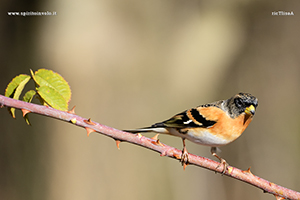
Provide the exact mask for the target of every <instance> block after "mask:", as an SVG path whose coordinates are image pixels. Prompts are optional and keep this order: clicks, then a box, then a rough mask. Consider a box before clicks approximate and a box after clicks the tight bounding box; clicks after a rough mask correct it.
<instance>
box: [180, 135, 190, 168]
mask: <svg viewBox="0 0 300 200" xmlns="http://www.w3.org/2000/svg"><path fill="white" fill-rule="evenodd" d="M182 143H183V150H182V154H181V164H182V165H186V164H187V163H188V161H189V156H188V151H187V149H186V147H185V138H182Z"/></svg>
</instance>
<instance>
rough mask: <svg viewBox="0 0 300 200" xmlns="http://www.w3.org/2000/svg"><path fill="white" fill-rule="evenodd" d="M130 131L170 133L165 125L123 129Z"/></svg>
mask: <svg viewBox="0 0 300 200" xmlns="http://www.w3.org/2000/svg"><path fill="white" fill-rule="evenodd" d="M123 131H126V132H129V133H145V132H155V133H168V131H167V130H166V128H163V127H145V128H139V129H133V130H123Z"/></svg>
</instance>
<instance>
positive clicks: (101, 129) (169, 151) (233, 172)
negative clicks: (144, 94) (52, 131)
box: [0, 95, 300, 199]
mask: <svg viewBox="0 0 300 200" xmlns="http://www.w3.org/2000/svg"><path fill="white" fill-rule="evenodd" d="M0 104H1V105H2V106H7V107H14V108H17V109H21V110H22V111H23V114H24V113H26V112H28V111H29V112H32V113H36V114H40V115H44V116H48V117H52V118H55V119H59V120H62V121H66V122H70V123H72V124H75V125H77V126H81V127H83V128H86V130H87V131H88V134H89V133H90V132H91V131H94V132H98V133H101V134H103V135H106V136H108V137H111V138H113V139H115V140H116V141H117V145H118V143H119V141H126V142H129V143H132V144H136V145H139V146H142V147H145V148H148V149H151V150H153V151H156V152H158V153H160V155H161V156H168V157H171V158H175V159H178V160H180V157H181V153H182V151H181V150H178V149H175V148H173V147H170V146H168V145H165V144H162V143H160V142H159V141H158V140H156V139H150V138H147V137H144V136H142V135H140V134H132V133H127V132H124V131H120V130H117V129H114V128H111V127H108V126H104V125H101V124H99V123H97V122H93V121H90V120H87V119H85V118H82V117H80V116H78V115H75V114H72V113H68V112H64V111H60V110H56V109H53V108H50V107H46V106H41V105H37V104H32V103H26V102H24V101H19V100H15V99H11V98H8V97H5V96H2V95H0ZM189 164H190V165H196V166H199V167H203V168H206V169H209V170H212V171H215V172H219V173H222V170H223V169H222V167H219V168H217V166H218V165H219V163H218V162H216V161H213V160H210V159H207V158H204V157H201V156H196V155H193V154H189ZM225 175H227V176H229V177H232V178H235V179H237V180H240V181H243V182H246V183H249V184H251V185H253V186H255V187H258V188H260V189H262V190H263V191H264V192H268V193H270V194H273V195H275V196H276V197H283V198H287V199H300V193H299V192H296V191H293V190H290V189H288V188H284V187H282V186H279V185H276V184H274V183H272V182H269V181H267V180H264V179H262V178H260V177H258V176H255V175H253V174H252V173H251V172H250V169H248V170H246V171H242V170H240V169H237V168H235V167H231V166H229V167H228V170H226V172H225Z"/></svg>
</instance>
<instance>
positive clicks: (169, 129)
mask: <svg viewBox="0 0 300 200" xmlns="http://www.w3.org/2000/svg"><path fill="white" fill-rule="evenodd" d="M257 106H258V99H257V98H256V97H255V96H253V95H251V94H249V93H243V92H240V93H238V94H236V95H234V96H232V97H231V98H229V99H226V100H220V101H216V102H213V103H208V104H203V105H199V106H197V107H193V108H190V109H188V110H185V111H183V112H181V113H178V114H176V115H174V116H173V117H171V118H170V119H168V120H165V121H162V122H159V123H155V124H153V125H152V126H149V127H145V128H139V129H133V130H124V131H126V132H130V133H142V132H155V133H159V134H160V133H162V134H168V135H173V136H177V137H181V138H182V142H183V150H182V154H181V163H182V164H183V165H184V164H187V163H188V151H187V148H186V145H185V140H186V139H187V140H189V141H191V142H194V143H196V144H200V145H205V146H210V147H211V154H212V155H213V156H215V157H216V158H217V159H218V160H219V161H220V164H219V165H218V166H217V168H218V167H220V166H221V165H223V166H224V168H223V171H222V173H223V174H224V173H225V171H226V170H227V167H228V163H227V162H226V160H225V159H223V158H221V157H220V156H218V155H217V148H218V147H221V146H224V145H227V144H229V143H231V142H233V141H234V140H236V139H237V138H238V137H239V136H240V135H241V134H242V133H243V132H244V130H245V129H246V128H247V127H248V125H249V124H250V122H251V121H252V119H253V117H254V114H255V111H256V108H257Z"/></svg>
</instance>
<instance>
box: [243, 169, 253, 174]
mask: <svg viewBox="0 0 300 200" xmlns="http://www.w3.org/2000/svg"><path fill="white" fill-rule="evenodd" d="M250 168H251V167H249V168H248V169H247V170H245V171H243V173H246V174H251V175H253V174H252V172H251V171H250Z"/></svg>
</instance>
